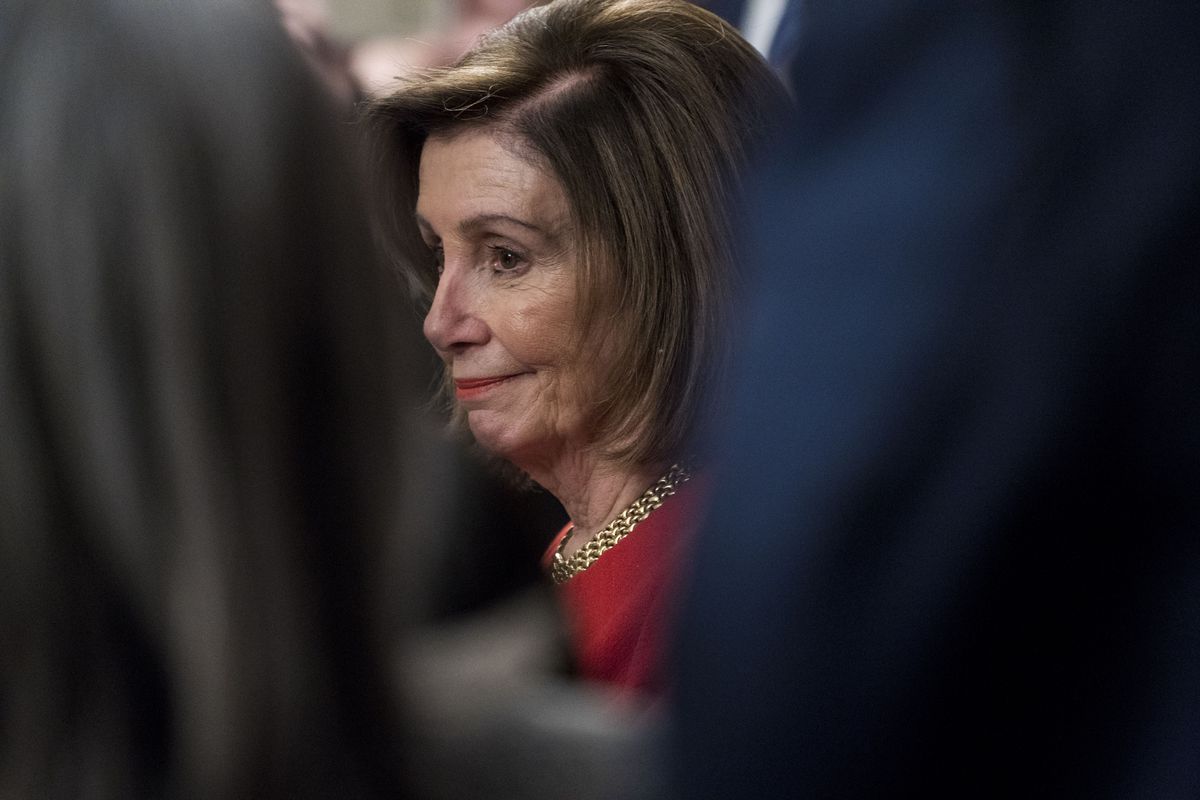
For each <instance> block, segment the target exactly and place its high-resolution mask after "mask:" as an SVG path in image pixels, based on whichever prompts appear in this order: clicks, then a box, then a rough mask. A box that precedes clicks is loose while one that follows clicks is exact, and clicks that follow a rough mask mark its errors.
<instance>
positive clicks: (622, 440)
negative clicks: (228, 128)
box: [368, 0, 789, 464]
mask: <svg viewBox="0 0 1200 800" xmlns="http://www.w3.org/2000/svg"><path fill="white" fill-rule="evenodd" d="M788 103H789V101H788V99H787V97H786V95H785V93H784V90H783V88H782V86H781V84H780V83H779V82H778V81H777V79H776V78H775V77H774V75H773V74H772V73H771V71H770V69H769V67H768V66H767V65H766V63H765V62H764V61H763V59H762V58H761V57H760V56H759V54H758V53H757V52H756V51H755V50H754V49H753V48H752V47H751V46H750V45H749V44H748V43H746V41H745V40H744V39H742V37H741V36H740V35H739V34H738V33H737V31H736V30H734V29H733V28H732V27H730V26H729V25H728V24H726V23H725V22H724V21H722V20H721V19H720V18H718V17H716V16H715V15H713V14H711V13H709V12H707V11H705V10H703V9H700V8H698V7H696V6H694V5H691V4H690V3H687V2H684V1H683V0H554V2H551V3H549V4H547V5H544V6H540V7H536V8H533V9H530V10H528V11H526V12H524V13H522V14H521V15H519V16H518V17H517V18H515V19H514V20H513V21H512V22H510V23H508V24H507V25H505V26H503V27H502V28H499V29H497V30H496V31H494V32H492V33H491V34H489V35H487V36H485V37H484V38H483V39H482V40H481V41H480V43H479V44H478V45H477V46H476V47H475V48H474V49H473V50H472V51H470V52H469V53H467V54H466V55H465V56H464V57H463V58H462V59H461V60H459V61H458V62H457V63H456V64H454V65H453V66H451V67H448V68H444V69H438V70H432V71H427V72H424V73H421V74H418V75H416V76H414V77H412V78H410V79H408V80H407V81H406V82H405V83H404V84H402V86H401V87H400V88H399V89H398V90H397V91H396V92H395V93H394V94H393V95H392V96H390V97H388V98H385V99H383V100H380V101H377V102H376V103H375V104H373V105H372V106H371V107H370V109H369V113H368V124H369V126H370V129H371V131H372V137H371V138H372V142H373V147H374V156H373V159H372V164H373V169H374V170H375V171H376V173H377V175H378V176H379V177H380V178H381V180H380V184H381V187H380V188H381V192H382V197H381V199H380V202H379V203H378V204H377V206H376V211H377V213H378V214H379V216H380V219H379V225H378V227H379V231H380V232H381V234H382V239H383V241H384V243H385V245H386V246H387V248H388V249H389V251H390V254H391V256H392V258H393V259H394V260H395V261H396V262H397V263H398V264H399V265H400V267H401V269H402V270H403V272H404V273H405V274H406V275H407V276H408V277H409V279H410V281H411V285H412V287H413V289H414V292H415V294H416V295H417V296H418V298H419V300H421V301H423V302H424V303H425V304H428V302H429V300H430V299H431V298H432V296H433V292H434V291H435V289H436V285H437V274H436V268H435V266H434V264H433V261H432V259H431V257H430V255H429V252H428V248H427V247H426V246H425V245H424V244H423V243H422V241H421V238H420V233H419V230H418V229H417V226H416V221H415V218H414V215H415V209H416V201H417V195H418V191H419V185H418V178H417V176H418V167H419V163H420V157H421V150H422V147H423V144H424V142H425V141H426V139H427V138H428V137H430V136H453V135H455V134H456V133H459V132H462V131H466V130H472V129H475V130H478V129H486V130H488V131H495V132H496V133H497V135H500V136H502V137H506V138H508V139H509V140H511V141H512V142H513V143H514V152H515V153H518V154H524V155H526V156H527V157H529V158H530V160H531V161H534V162H535V163H537V164H538V166H540V167H542V168H545V169H548V170H549V171H550V173H551V174H553V175H554V176H555V177H556V178H557V179H558V180H559V181H560V183H561V184H562V186H563V188H564V190H565V193H566V196H567V198H568V203H569V205H570V213H571V218H572V222H573V224H574V228H575V232H576V236H577V241H576V248H577V252H578V253H579V261H580V269H579V274H578V276H577V280H578V297H579V298H580V299H579V303H578V307H579V309H580V317H579V320H578V326H577V333H578V335H579V340H580V342H582V341H583V340H584V339H585V338H586V334H587V333H588V332H589V331H591V330H592V328H593V326H594V325H596V324H597V323H598V322H600V321H601V320H603V324H604V325H606V326H608V331H609V332H610V333H611V335H612V336H613V337H614V339H615V340H614V341H612V342H611V344H612V345H613V346H614V352H615V354H616V357H615V359H614V363H615V365H616V366H615V367H614V368H613V370H612V372H611V374H609V375H606V376H604V378H605V380H604V381H603V385H604V387H605V392H604V394H603V396H600V397H596V398H594V402H595V411H596V420H597V428H598V431H597V435H598V438H599V440H600V442H599V443H601V444H603V445H604V446H605V448H606V449H607V450H608V452H609V453H610V454H612V455H614V456H616V457H618V458H620V459H622V460H624V461H626V462H629V463H638V464H642V463H654V462H660V461H667V460H671V459H675V458H678V457H680V456H681V455H682V454H683V453H684V451H685V450H686V449H687V448H688V447H689V445H690V439H691V437H692V436H693V433H694V429H695V428H696V427H697V423H698V422H699V421H700V420H701V419H702V418H703V415H704V413H705V412H706V410H707V406H708V404H709V402H710V401H711V400H712V399H713V395H714V389H715V388H716V387H718V386H719V385H720V383H721V380H722V377H721V373H722V371H723V364H724V361H725V358H724V351H725V348H726V346H727V344H728V341H727V340H728V338H729V327H730V312H731V305H732V301H733V289H734V286H735V285H736V277H735V267H736V260H735V257H734V253H733V230H732V227H733V226H732V217H733V215H734V213H735V209H736V205H737V199H738V194H739V181H738V176H739V171H740V169H741V167H742V166H743V165H744V163H745V161H746V159H747V157H748V155H749V153H750V151H751V149H752V147H753V146H754V144H755V142H756V141H757V140H758V139H760V138H761V137H763V136H764V134H765V132H766V131H767V129H768V127H769V123H770V121H771V120H772V119H774V118H775V115H777V114H779V113H780V112H781V110H782V108H784V107H785V106H787V104H788Z"/></svg>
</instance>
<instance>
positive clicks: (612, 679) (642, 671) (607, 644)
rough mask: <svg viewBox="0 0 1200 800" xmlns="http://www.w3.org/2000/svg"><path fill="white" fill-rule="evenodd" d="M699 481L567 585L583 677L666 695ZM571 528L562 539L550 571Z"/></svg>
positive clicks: (563, 588)
mask: <svg viewBox="0 0 1200 800" xmlns="http://www.w3.org/2000/svg"><path fill="white" fill-rule="evenodd" d="M700 484H701V481H699V480H696V479H693V480H691V481H689V482H687V483H685V484H684V485H683V486H681V487H679V489H677V490H676V493H675V494H674V495H672V496H671V497H669V498H667V499H666V501H665V502H664V503H663V505H662V506H661V507H659V508H658V509H656V510H655V511H653V512H652V513H651V514H650V516H648V517H647V518H646V519H644V520H642V521H641V522H640V523H638V525H637V527H635V528H634V529H633V531H632V532H631V533H630V534H629V535H628V536H626V537H625V538H624V539H622V540H621V541H619V542H617V544H615V545H614V546H613V547H612V548H610V549H609V550H608V551H606V552H605V553H604V554H603V555H601V556H600V558H599V559H598V560H597V561H596V562H595V563H593V564H592V565H591V566H590V567H588V568H587V569H585V570H584V571H583V572H580V573H579V574H577V575H575V576H574V577H573V578H571V579H570V580H568V581H567V582H566V583H562V584H559V586H558V596H559V599H560V601H561V603H562V606H563V610H564V614H565V617H566V620H567V625H568V627H569V629H570V633H571V640H572V644H573V650H574V654H575V660H576V666H577V667H578V669H579V673H580V675H581V676H582V677H584V678H586V679H589V680H594V681H599V682H603V683H609V684H614V685H616V686H619V687H623V688H629V689H638V690H642V691H647V692H650V693H654V694H659V693H661V692H662V691H663V690H664V689H665V688H666V687H667V685H668V683H669V681H668V680H666V677H665V676H664V674H663V665H664V663H663V662H664V659H665V656H666V648H667V644H668V637H669V635H670V632H671V626H672V622H673V616H674V612H675V599H676V597H677V596H678V591H677V584H678V580H679V576H680V572H681V567H682V565H683V560H684V558H685V557H686V550H687V548H688V544H689V541H690V539H691V538H692V532H693V530H694V528H695V525H696V523H697V522H698V516H699V512H700V510H701V501H702V497H703V494H704V493H703V491H702V490H701V486H700ZM569 529H570V525H568V526H567V527H566V528H564V529H563V530H562V531H560V532H559V534H558V535H557V536H556V537H555V538H554V541H553V542H552V543H551V545H550V550H549V551H548V552H547V557H546V563H547V565H548V564H549V562H550V559H552V558H553V554H554V551H555V549H556V548H557V547H558V543H559V542H560V541H561V540H562V537H563V536H564V535H566V532H567V530H569Z"/></svg>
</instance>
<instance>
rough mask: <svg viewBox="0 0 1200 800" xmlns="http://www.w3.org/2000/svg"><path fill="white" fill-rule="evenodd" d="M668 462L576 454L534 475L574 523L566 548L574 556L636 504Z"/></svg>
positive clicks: (565, 552)
mask: <svg viewBox="0 0 1200 800" xmlns="http://www.w3.org/2000/svg"><path fill="white" fill-rule="evenodd" d="M667 466H669V465H666V464H651V465H648V466H632V467H631V466H628V465H625V464H617V463H614V462H612V461H611V460H606V459H601V458H595V457H589V454H576V455H575V456H573V457H571V458H569V459H565V460H564V462H562V463H559V464H556V465H555V468H554V469H547V470H539V471H538V472H539V474H532V477H533V478H534V480H536V481H537V482H538V483H539V484H541V485H542V487H543V488H545V489H546V491H548V492H550V494H552V495H554V497H555V498H556V499H557V500H558V501H559V502H560V503H562V505H563V508H565V509H566V511H567V515H568V516H569V517H570V518H571V522H572V523H573V524H574V526H575V527H574V531H573V532H572V534H571V539H570V541H569V542H568V543H567V546H566V547H565V548H564V550H563V556H564V557H570V556H571V555H572V554H573V553H574V552H575V551H576V550H578V549H579V548H580V547H582V546H583V544H584V543H585V542H587V540H588V539H590V538H591V537H592V535H593V534H594V533H596V532H597V531H599V530H600V529H602V528H603V527H604V526H605V525H607V524H608V523H609V522H611V521H612V520H613V519H615V518H616V517H617V516H618V515H619V514H620V513H621V512H622V511H624V510H625V509H626V508H628V507H629V506H630V505H632V504H633V501H635V500H637V499H638V498H639V497H641V496H642V494H643V493H644V492H645V491H646V489H647V488H649V487H650V486H651V485H652V484H653V483H654V482H655V481H656V480H658V479H659V478H660V477H662V474H663V473H664V472H666V470H667Z"/></svg>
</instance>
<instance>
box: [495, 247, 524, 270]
mask: <svg viewBox="0 0 1200 800" xmlns="http://www.w3.org/2000/svg"><path fill="white" fill-rule="evenodd" d="M523 262H524V259H523V258H521V256H520V254H518V253H516V252H514V251H512V250H509V249H508V248H507V247H498V246H493V247H492V267H493V269H495V270H496V271H497V272H512V271H514V270H516V269H517V268H518V267H520V266H521V264H522V263H523Z"/></svg>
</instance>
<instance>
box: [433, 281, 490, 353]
mask: <svg viewBox="0 0 1200 800" xmlns="http://www.w3.org/2000/svg"><path fill="white" fill-rule="evenodd" d="M469 278H470V276H469V275H463V274H460V273H457V272H456V271H455V272H452V271H451V270H449V269H447V270H446V271H445V272H443V274H442V277H441V280H440V281H438V286H437V291H435V292H434V294H433V304H432V305H431V306H430V307H429V313H428V314H426V315H425V324H424V330H425V338H426V339H428V340H429V343H430V344H432V345H433V347H434V349H436V350H437V351H438V352H439V353H441V354H443V355H450V354H452V353H455V352H461V351H462V350H464V349H466V348H468V347H470V346H471V345H477V344H483V343H484V342H486V341H487V338H488V327H487V324H486V323H485V322H484V320H483V319H482V318H481V317H480V316H479V314H478V313H477V312H478V298H476V297H475V296H474V295H475V293H474V292H473V291H472V288H471V286H470V285H469V283H470V281H469Z"/></svg>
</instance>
